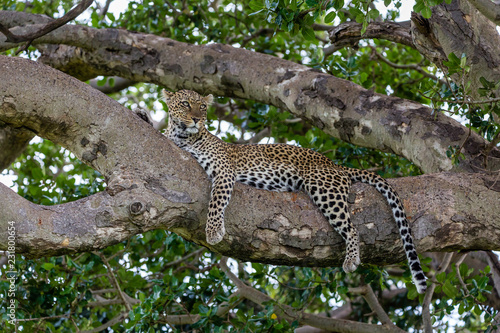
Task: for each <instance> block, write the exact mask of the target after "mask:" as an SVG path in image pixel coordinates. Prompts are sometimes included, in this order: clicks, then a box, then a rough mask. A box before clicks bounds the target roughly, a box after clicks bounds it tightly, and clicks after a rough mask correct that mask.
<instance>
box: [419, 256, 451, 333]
mask: <svg viewBox="0 0 500 333" xmlns="http://www.w3.org/2000/svg"><path fill="white" fill-rule="evenodd" d="M451 258H453V253H452V252H449V253H446V255H445V256H444V258H443V261H442V262H441V265H440V266H439V267H438V270H437V271H436V273H435V274H434V276H433V277H432V278H431V279H430V281H431V284H430V286H429V287H428V288H427V292H426V293H425V296H424V302H423V304H422V320H423V322H424V332H425V333H432V321H431V313H430V305H431V302H432V295H433V294H434V289H436V278H435V277H436V275H438V274H440V273H442V272H444V271H445V270H446V269H447V268H448V266H449V265H450V262H451Z"/></svg>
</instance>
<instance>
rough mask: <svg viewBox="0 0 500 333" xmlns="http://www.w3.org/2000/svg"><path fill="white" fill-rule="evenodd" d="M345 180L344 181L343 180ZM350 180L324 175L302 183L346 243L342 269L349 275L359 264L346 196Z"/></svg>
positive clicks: (354, 232) (356, 244)
mask: <svg viewBox="0 0 500 333" xmlns="http://www.w3.org/2000/svg"><path fill="white" fill-rule="evenodd" d="M344 178H345V179H344ZM349 185H350V180H349V179H347V177H345V176H343V175H340V174H332V175H326V176H324V177H321V180H319V179H309V180H306V181H305V182H304V190H305V191H306V193H307V194H309V196H310V197H311V199H312V200H313V202H314V203H315V204H316V205H317V206H318V207H319V209H320V210H321V213H323V215H324V216H325V217H326V219H327V220H328V222H329V223H330V224H331V225H332V226H333V228H334V229H335V230H336V231H337V232H338V233H339V234H340V235H341V236H342V238H343V239H344V240H345V241H346V257H345V260H344V264H343V265H342V268H343V269H344V271H345V272H347V273H350V272H353V271H355V270H356V268H357V267H358V265H359V264H360V263H361V260H360V258H359V238H358V232H357V230H356V228H354V225H353V224H352V222H351V217H350V214H349V207H348V205H347V196H348V192H349Z"/></svg>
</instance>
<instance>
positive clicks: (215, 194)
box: [205, 167, 236, 245]
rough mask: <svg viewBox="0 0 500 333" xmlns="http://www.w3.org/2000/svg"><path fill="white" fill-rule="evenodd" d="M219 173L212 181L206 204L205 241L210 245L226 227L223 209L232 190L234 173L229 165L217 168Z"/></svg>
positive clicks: (219, 238)
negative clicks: (208, 201)
mask: <svg viewBox="0 0 500 333" xmlns="http://www.w3.org/2000/svg"><path fill="white" fill-rule="evenodd" d="M217 169H218V170H220V173H219V174H217V175H215V177H214V179H213V181H212V191H211V198H210V203H209V206H208V219H207V226H206V228H205V231H206V234H207V242H208V243H209V244H211V245H215V244H217V243H219V242H220V241H221V240H222V238H223V237H224V234H225V233H226V229H225V228H224V211H225V209H226V207H227V205H228V204H229V200H230V199H231V194H232V192H233V187H234V182H235V179H236V177H235V174H234V172H233V171H232V169H231V168H230V167H220V168H217Z"/></svg>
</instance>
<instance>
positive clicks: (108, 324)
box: [80, 312, 128, 333]
mask: <svg viewBox="0 0 500 333" xmlns="http://www.w3.org/2000/svg"><path fill="white" fill-rule="evenodd" d="M127 317H128V313H126V312H122V313H120V314H119V315H118V316H116V317H114V318H113V319H111V320H110V321H107V322H106V323H105V324H102V325H101V326H98V327H96V328H94V329H92V330H88V331H80V332H81V333H97V332H101V331H104V330H105V329H106V328H108V327H111V326H113V325H115V324H118V323H119V322H121V321H123V320H125V318H127Z"/></svg>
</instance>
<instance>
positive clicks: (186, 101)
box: [162, 89, 213, 134]
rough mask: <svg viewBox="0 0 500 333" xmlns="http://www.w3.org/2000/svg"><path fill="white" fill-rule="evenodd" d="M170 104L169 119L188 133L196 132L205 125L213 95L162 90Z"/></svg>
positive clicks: (168, 104) (189, 91) (188, 91)
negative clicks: (204, 95)
mask: <svg viewBox="0 0 500 333" xmlns="http://www.w3.org/2000/svg"><path fill="white" fill-rule="evenodd" d="M162 92H163V96H164V97H165V102H166V103H167V106H168V118H169V119H168V121H169V122H173V123H172V124H173V125H175V126H176V127H179V128H180V129H182V130H183V131H186V132H187V133H191V134H195V133H198V132H199V130H200V129H201V128H202V127H203V126H205V121H206V120H207V109H208V106H209V105H210V104H211V103H212V101H213V96H212V95H208V96H206V97H203V96H201V95H200V94H198V93H196V92H194V91H191V90H179V91H178V92H176V93H173V92H169V91H166V90H165V89H164V90H163V91H162Z"/></svg>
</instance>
